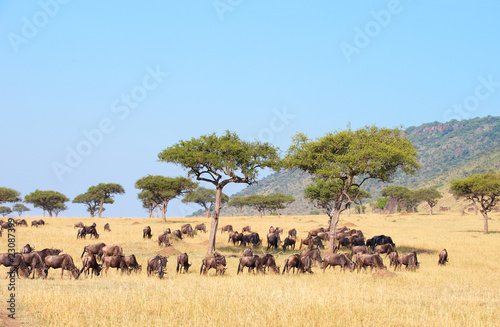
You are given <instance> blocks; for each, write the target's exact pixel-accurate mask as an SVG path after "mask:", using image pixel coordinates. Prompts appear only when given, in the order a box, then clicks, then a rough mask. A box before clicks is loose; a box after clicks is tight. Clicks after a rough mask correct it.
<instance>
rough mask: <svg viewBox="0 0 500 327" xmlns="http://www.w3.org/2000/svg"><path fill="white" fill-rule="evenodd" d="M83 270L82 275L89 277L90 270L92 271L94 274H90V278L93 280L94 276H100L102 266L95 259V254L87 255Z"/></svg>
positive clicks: (83, 260) (84, 258)
mask: <svg viewBox="0 0 500 327" xmlns="http://www.w3.org/2000/svg"><path fill="white" fill-rule="evenodd" d="M82 265H83V267H82V270H80V275H81V274H82V273H84V274H85V276H88V274H89V270H90V269H92V273H91V274H90V278H92V275H94V274H95V275H96V276H99V274H100V273H101V270H102V265H100V264H98V263H97V259H96V257H95V254H93V253H92V254H89V253H86V254H85V256H84V257H83V258H82Z"/></svg>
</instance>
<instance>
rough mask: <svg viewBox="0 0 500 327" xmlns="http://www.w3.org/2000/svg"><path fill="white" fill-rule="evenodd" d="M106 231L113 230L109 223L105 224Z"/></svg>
mask: <svg viewBox="0 0 500 327" xmlns="http://www.w3.org/2000/svg"><path fill="white" fill-rule="evenodd" d="M104 231H105V232H106V231H108V232H111V228H109V224H108V223H106V224H104Z"/></svg>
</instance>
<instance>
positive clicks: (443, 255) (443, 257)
mask: <svg viewBox="0 0 500 327" xmlns="http://www.w3.org/2000/svg"><path fill="white" fill-rule="evenodd" d="M447 262H448V251H446V249H443V250H442V251H441V252H439V261H438V264H439V265H443V266H444V265H446V263H447Z"/></svg>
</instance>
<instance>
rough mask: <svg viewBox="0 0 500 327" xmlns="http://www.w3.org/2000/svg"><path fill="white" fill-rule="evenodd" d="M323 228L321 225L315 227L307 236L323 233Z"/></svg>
mask: <svg viewBox="0 0 500 327" xmlns="http://www.w3.org/2000/svg"><path fill="white" fill-rule="evenodd" d="M324 232H325V229H324V228H323V227H320V228H315V229H312V230H310V231H309V233H308V234H307V236H318V234H319V233H324Z"/></svg>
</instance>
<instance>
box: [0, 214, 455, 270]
mask: <svg viewBox="0 0 500 327" xmlns="http://www.w3.org/2000/svg"><path fill="white" fill-rule="evenodd" d="M43 225H45V222H44V221H43V220H42V219H40V220H34V221H32V222H31V226H32V227H37V228H38V227H39V226H43ZM0 226H1V230H3V229H9V228H12V227H13V226H12V225H11V223H9V222H4V221H3V220H0ZM17 226H25V227H27V226H28V224H27V222H26V220H25V219H17V220H16V221H15V227H17ZM74 228H78V233H77V238H83V239H86V236H87V235H89V237H90V239H92V238H94V239H98V238H99V234H98V233H97V228H96V224H95V223H93V224H92V225H90V226H85V225H84V224H83V223H81V222H79V223H77V224H75V226H74ZM1 230H0V236H1V235H2V233H1ZM104 231H108V232H111V229H110V226H109V224H105V225H104ZM220 231H221V234H222V233H224V232H225V233H228V234H229V238H228V243H231V242H232V244H233V245H234V246H235V247H236V246H239V247H241V248H242V249H244V251H243V252H242V254H241V255H234V254H233V255H229V256H228V257H239V264H238V270H237V274H239V273H240V272H243V270H244V268H247V269H248V272H249V273H250V272H254V273H266V271H267V272H273V273H277V274H279V273H280V272H281V273H282V274H285V272H286V273H287V274H288V273H289V272H290V270H292V273H295V270H297V272H298V273H306V272H307V273H312V272H313V271H312V268H313V266H318V267H320V268H322V269H323V272H325V270H326V268H328V267H330V266H331V267H332V268H334V267H335V266H340V268H341V269H342V271H344V272H345V269H346V267H347V268H348V269H349V270H350V271H351V272H352V271H353V270H355V269H357V271H358V273H359V271H360V270H361V269H362V268H364V269H365V270H366V268H367V267H370V269H371V270H373V269H374V268H375V269H387V267H386V266H385V265H384V262H383V258H382V256H381V255H382V254H385V258H388V260H389V266H390V267H392V266H393V267H394V270H397V269H401V267H402V266H405V267H406V269H407V270H410V271H415V270H416V269H417V268H418V267H419V265H420V263H419V262H418V259H417V253H416V251H412V252H410V253H407V254H400V253H398V251H397V250H396V245H395V244H394V242H393V240H392V238H391V237H390V236H386V235H377V236H373V237H372V238H369V239H366V241H365V237H364V235H363V232H362V231H361V230H355V229H349V228H347V227H342V228H337V230H336V237H337V240H338V244H337V248H336V251H335V252H336V253H331V252H330V253H325V254H324V257H322V255H321V251H320V249H324V248H325V247H324V245H323V243H324V242H328V240H329V233H328V231H327V229H325V228H323V227H321V228H316V229H313V230H310V231H309V232H308V234H307V237H304V238H302V239H301V240H300V244H299V250H301V249H302V247H303V246H306V247H307V249H304V250H303V251H301V252H300V253H296V254H292V255H289V256H288V257H287V258H286V259H285V261H284V265H283V268H281V266H278V265H277V263H276V259H277V258H278V257H279V256H280V255H283V254H284V252H285V251H287V250H291V251H295V245H296V243H298V242H297V231H296V229H295V228H293V229H291V230H289V231H288V235H287V236H286V238H285V239H284V240H281V236H282V235H283V233H284V230H283V228H280V227H273V226H271V227H270V228H269V232H268V233H267V237H266V238H267V250H270V249H271V250H272V249H274V250H276V251H278V250H280V249H279V248H282V251H280V252H278V253H276V254H274V255H273V254H269V253H267V254H266V253H264V251H263V249H261V252H263V254H255V251H256V249H257V248H259V247H261V246H262V239H261V238H260V236H259V234H258V233H257V232H254V231H252V229H251V227H250V226H245V227H243V229H242V231H241V233H240V232H238V231H235V230H233V226H232V225H226V226H223V227H222V228H221V229H220ZM198 232H204V233H206V226H205V224H199V225H196V226H195V227H194V228H193V227H192V226H191V224H185V225H183V226H182V227H181V229H178V230H174V231H171V230H170V228H167V229H166V230H165V231H164V232H163V233H162V234H160V235H159V236H158V246H160V247H162V246H165V247H169V246H171V243H170V238H171V237H175V238H176V239H178V240H182V239H183V237H194V235H195V233H198ZM138 237H140V236H139V235H138ZM142 237H143V239H151V238H152V237H153V234H152V230H151V227H150V226H147V227H145V228H144V229H143V233H142ZM247 246H251V248H250V247H248V248H247ZM344 249H345V250H347V252H341V250H342V251H343V250H344ZM337 250H338V251H337ZM62 252H63V250H62V249H53V248H50V249H48V248H47V249H43V250H41V251H36V250H35V249H34V248H33V247H32V246H30V245H29V244H26V245H25V246H24V247H23V248H22V249H21V251H20V252H19V253H15V254H9V253H1V254H0V264H1V265H4V266H6V267H10V270H9V272H8V275H7V276H10V275H12V274H17V275H18V276H19V275H20V276H22V277H26V278H28V277H29V276H30V275H32V278H35V274H38V276H40V277H41V278H47V275H48V271H49V269H50V268H52V269H61V278H63V274H64V271H65V270H67V271H69V273H70V279H71V278H75V279H78V278H79V277H80V275H81V274H82V273H83V274H84V275H85V276H88V275H89V274H90V276H91V277H92V276H93V275H96V276H99V275H100V274H101V272H102V271H104V273H105V274H106V275H107V272H108V269H109V268H116V269H117V270H121V272H122V274H123V273H127V274H130V273H132V272H135V273H139V272H141V270H142V266H141V265H140V264H139V263H138V262H137V260H136V257H135V255H133V254H131V255H128V256H126V255H124V252H123V249H122V247H121V246H119V245H106V244H105V243H95V244H89V245H86V246H85V247H84V248H83V252H82V254H81V260H82V268H81V269H79V268H77V267H76V265H75V263H74V261H73V258H72V257H71V256H70V255H68V254H63V253H62ZM167 259H168V256H162V255H156V256H154V257H151V258H150V259H149V260H148V261H147V275H148V276H151V275H156V274H157V275H158V276H159V278H162V277H163V276H164V274H165V273H166V265H167ZM447 261H448V253H447V251H446V249H443V250H442V251H441V252H440V253H439V260H438V264H440V265H444V264H446V262H447ZM191 265H192V263H189V256H188V254H187V253H183V254H180V255H179V256H178V257H177V267H176V272H177V273H182V272H184V273H187V272H188V271H189V268H190V267H191ZM210 269H214V270H215V273H216V274H220V275H223V274H224V273H225V271H226V269H227V268H226V257H225V256H224V255H222V254H220V253H218V252H214V253H213V254H212V256H209V257H207V258H204V259H203V260H202V262H201V268H200V274H207V273H208V271H209V270H210Z"/></svg>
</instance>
